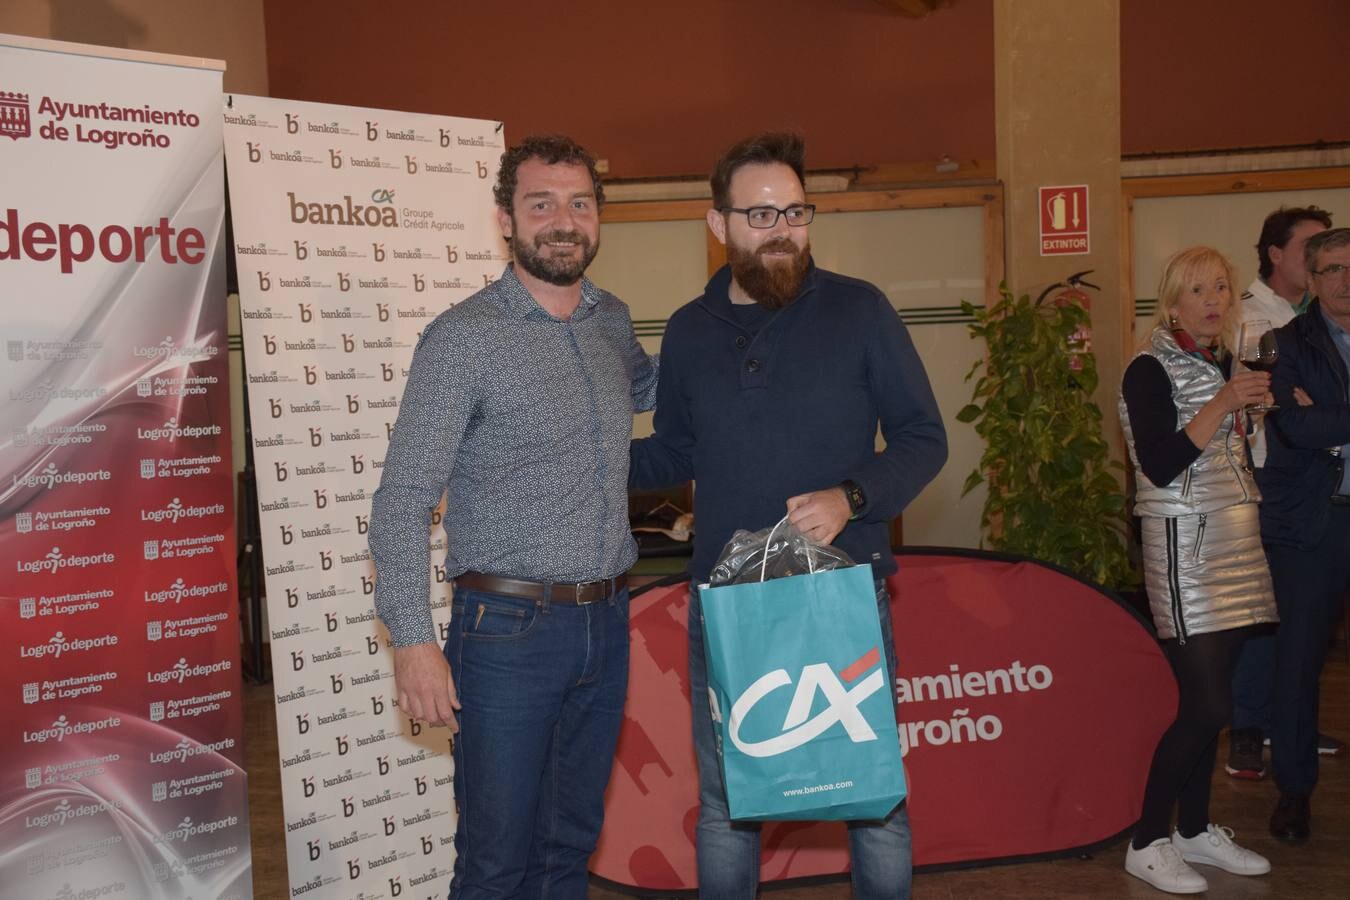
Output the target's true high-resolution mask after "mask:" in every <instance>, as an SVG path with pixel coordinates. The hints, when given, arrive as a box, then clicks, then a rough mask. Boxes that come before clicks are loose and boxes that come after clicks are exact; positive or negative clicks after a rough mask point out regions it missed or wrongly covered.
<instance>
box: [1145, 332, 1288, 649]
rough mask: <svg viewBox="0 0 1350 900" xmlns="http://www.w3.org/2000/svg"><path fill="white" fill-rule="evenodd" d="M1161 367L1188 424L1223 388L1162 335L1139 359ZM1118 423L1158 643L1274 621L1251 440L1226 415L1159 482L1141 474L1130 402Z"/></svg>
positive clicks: (1211, 370)
mask: <svg viewBox="0 0 1350 900" xmlns="http://www.w3.org/2000/svg"><path fill="white" fill-rule="evenodd" d="M1139 355H1140V356H1152V357H1153V358H1154V359H1156V360H1158V362H1160V363H1162V367H1163V370H1164V371H1165V372H1166V373H1167V377H1168V379H1169V380H1170V381H1171V383H1172V400H1173V402H1174V403H1175V404H1176V407H1177V423H1178V425H1179V426H1183V427H1184V425H1185V424H1186V423H1187V422H1190V421H1191V419H1193V418H1195V415H1196V413H1198V412H1199V411H1200V408H1201V407H1202V406H1204V405H1205V404H1206V403H1208V402H1209V401H1210V400H1211V399H1213V398H1214V395H1215V394H1217V393H1218V392H1219V391H1220V390H1221V389H1222V388H1223V385H1224V380H1223V374H1222V373H1221V372H1220V371H1219V370H1218V368H1216V367H1215V366H1212V365H1210V364H1209V363H1207V362H1204V361H1203V360H1199V359H1196V358H1195V357H1193V356H1191V355H1190V354H1189V353H1187V352H1186V351H1184V350H1182V349H1181V347H1179V346H1178V345H1177V342H1176V339H1175V338H1174V337H1172V334H1171V332H1169V331H1168V330H1167V329H1165V328H1156V329H1154V331H1153V335H1152V337H1151V338H1150V340H1149V346H1148V347H1147V348H1145V349H1144V350H1142V351H1141V352H1140V353H1139ZM1119 409H1120V421H1121V425H1122V426H1123V428H1124V430H1125V440H1126V443H1127V445H1128V446H1129V450H1130V461H1131V462H1132V463H1134V469H1135V484H1136V494H1135V504H1134V511H1135V514H1136V515H1138V516H1140V517H1141V518H1142V524H1143V563H1144V586H1145V588H1146V589H1147V591H1148V598H1149V608H1150V611H1151V612H1152V614H1153V623H1154V625H1155V626H1156V627H1157V629H1158V636H1159V637H1160V638H1164V639H1165V638H1179V639H1180V640H1181V641H1182V642H1183V643H1185V640H1186V637H1187V635H1191V634H1203V633H1205V632H1211V631H1223V630H1226V629H1229V628H1241V627H1244V626H1247V625H1255V624H1258V623H1262V622H1274V621H1276V619H1277V616H1276V614H1275V601H1274V593H1273V591H1272V589H1271V583H1270V570H1269V568H1268V567H1267V565H1266V556H1265V551H1264V549H1263V548H1262V546H1261V534H1260V523H1259V519H1258V515H1257V503H1259V502H1260V500H1261V494H1260V492H1259V491H1258V490H1257V487H1256V481H1255V479H1254V478H1253V477H1252V473H1251V470H1250V469H1249V468H1248V467H1247V455H1246V442H1245V439H1244V438H1243V436H1242V434H1241V433H1240V432H1239V431H1238V430H1237V428H1236V427H1235V422H1234V420H1233V417H1232V416H1227V417H1226V418H1225V420H1224V424H1223V425H1221V426H1220V427H1219V429H1218V431H1216V432H1215V433H1214V436H1213V437H1212V438H1210V440H1209V443H1208V444H1206V445H1205V447H1204V448H1203V449H1202V450H1201V451H1200V456H1199V457H1198V458H1197V459H1196V460H1195V462H1193V463H1191V464H1190V466H1188V467H1187V468H1186V471H1185V472H1183V473H1182V474H1181V475H1180V476H1178V477H1177V478H1175V479H1173V481H1172V483H1171V484H1167V485H1161V486H1159V485H1156V484H1154V483H1153V482H1151V481H1149V479H1148V476H1146V475H1145V474H1144V472H1143V470H1142V469H1141V468H1140V467H1139V455H1138V453H1137V451H1136V450H1135V446H1134V434H1133V431H1132V429H1131V428H1130V417H1129V413H1128V411H1127V410H1126V408H1125V398H1124V397H1123V396H1122V397H1121V398H1120V400H1119Z"/></svg>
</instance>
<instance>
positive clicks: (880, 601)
mask: <svg viewBox="0 0 1350 900" xmlns="http://www.w3.org/2000/svg"><path fill="white" fill-rule="evenodd" d="M877 612H878V614H879V616H880V617H881V642H882V644H884V645H885V647H886V669H887V675H888V681H887V683H888V684H890V685H892V687H891V690H892V692H894V684H895V682H894V678H895V672H896V663H895V641H894V639H893V638H892V629H891V607H890V598H889V597H888V596H887V593H886V586H885V583H884V582H880V581H879V582H877ZM689 694H690V700H691V702H692V704H693V718H694V753H695V756H696V757H697V759H698V797H699V810H698V832H697V834H698V839H697V842H696V843H697V849H698V895H699V897H700V898H702V900H753V898H754V896H755V891H756V890H757V888H758V886H759V832H760V823H758V822H733V821H731V815H730V812H729V811H728V809H727V792H726V788H725V786H723V784H722V766H721V763H720V762H719V760H718V758H717V746H716V743H715V740H714V736H713V724H712V713H711V711H710V710H709V708H708V668H707V662H706V660H705V656H704V649H703V608H702V605H701V604H700V603H699V597H698V589H697V588H696V587H694V586H693V585H690V588H689ZM848 843H849V856H850V859H851V861H852V868H853V874H852V877H853V896H854V897H855V898H857V900H883V898H884V900H903V898H907V897H909V886H910V869H911V861H910V833H909V813H908V811H907V810H906V809H905V804H904V803H901V804H900V805H899V806H897V807H896V808H895V809H894V810H893V811H892V812H891V814H890V816H888V817H887V818H886V820H885V821H884V822H849V823H848Z"/></svg>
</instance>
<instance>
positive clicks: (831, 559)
mask: <svg viewBox="0 0 1350 900" xmlns="http://www.w3.org/2000/svg"><path fill="white" fill-rule="evenodd" d="M851 565H854V562H853V560H851V559H849V557H848V554H846V553H845V552H844V551H842V550H840V549H839V548H837V547H833V546H830V545H828V544H817V543H816V542H815V541H812V540H811V539H810V538H808V537H806V535H804V534H802V533H801V532H800V531H798V530H797V529H796V528H795V527H794V526H793V525H792V523H790V522H788V520H787V517H786V516H784V517H783V518H782V519H780V520H779V522H778V524H777V525H774V526H773V527H772V528H764V529H762V530H760V531H744V530H741V531H737V532H736V533H735V534H733V535H732V536H731V540H729V541H727V545H726V546H725V547H723V548H722V554H721V556H719V557H718V558H717V564H716V565H715V566H713V570H712V574H711V575H709V576H708V583H709V584H710V585H712V586H713V587H718V586H721V585H725V584H745V583H746V582H750V581H768V580H769V579H772V578H787V577H788V576H790V575H806V574H808V573H813V572H827V571H829V570H831V569H843V568H847V567H848V566H851Z"/></svg>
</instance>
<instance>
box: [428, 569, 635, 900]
mask: <svg viewBox="0 0 1350 900" xmlns="http://www.w3.org/2000/svg"><path fill="white" fill-rule="evenodd" d="M452 609H453V617H452V620H451V627H450V637H449V639H448V640H447V641H446V643H445V658H446V660H447V661H448V662H449V663H450V670H451V673H452V674H453V675H454V678H455V687H456V689H457V691H458V693H459V700H460V704H461V705H462V708H461V709H460V711H459V714H458V719H459V734H458V736H457V737H456V739H455V742H454V758H455V802H456V805H457V807H458V809H459V825H458V828H457V829H456V831H455V854H456V855H455V874H454V878H453V879H452V881H451V882H450V900H485V898H507V897H510V898H526V897H528V898H543V897H548V898H556V900H572V898H576V900H584V898H585V897H586V890H587V874H586V864H587V861H588V860H589V858H590V855H591V853H592V852H593V851H594V850H595V843H596V840H597V838H598V837H599V834H600V824H601V822H602V820H603V819H604V793H605V785H606V784H608V782H609V773H610V768H611V766H612V765H613V762H614V749H615V744H616V743H617V742H618V737H619V725H620V723H621V722H622V720H623V703H624V696H625V693H626V691H627V687H628V592H627V591H626V590H625V591H621V592H619V593H618V594H617V595H616V596H614V597H612V598H610V599H609V600H603V601H598V602H596V603H592V604H590V605H588V606H570V605H565V604H558V603H545V602H538V603H536V602H534V601H531V600H522V599H519V598H516V597H509V596H505V595H501V594H490V593H485V592H481V591H469V590H457V591H455V595H454V604H453V607H452Z"/></svg>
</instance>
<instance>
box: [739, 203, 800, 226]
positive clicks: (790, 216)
mask: <svg viewBox="0 0 1350 900" xmlns="http://www.w3.org/2000/svg"><path fill="white" fill-rule="evenodd" d="M721 212H724V213H745V221H747V222H749V223H750V227H751V228H772V227H773V226H775V225H777V224H778V217H779V216H782V217H783V218H785V219H787V223H788V224H789V225H791V226H793V227H794V228H797V227H800V226H802V225H810V224H811V220H812V219H814V218H815V217H816V205H815V204H814V203H794V204H793V205H792V206H789V207H788V208H787V209H779V208H778V207H776V206H751V207H749V208H748V209H739V208H737V207H735V206H724V207H722V209H721Z"/></svg>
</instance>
